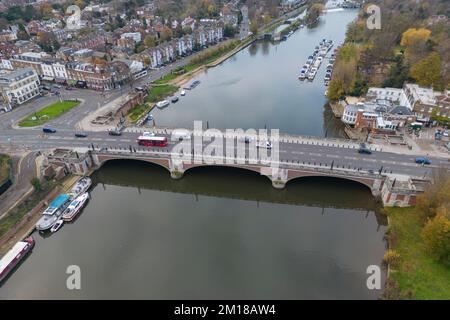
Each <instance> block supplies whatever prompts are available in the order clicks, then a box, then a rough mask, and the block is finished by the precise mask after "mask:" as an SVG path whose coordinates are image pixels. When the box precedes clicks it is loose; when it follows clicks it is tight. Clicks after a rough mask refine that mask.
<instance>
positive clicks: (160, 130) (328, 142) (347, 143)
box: [126, 127, 383, 151]
mask: <svg viewBox="0 0 450 320" xmlns="http://www.w3.org/2000/svg"><path fill="white" fill-rule="evenodd" d="M180 129H182V130H186V131H187V132H189V133H190V134H192V135H193V136H199V135H198V134H196V132H194V130H192V129H187V128H179V129H174V128H169V127H154V128H151V129H143V128H136V127H130V128H127V129H126V132H130V133H137V134H141V133H143V132H153V133H155V134H162V135H171V134H172V133H173V131H174V130H180ZM222 132H223V136H224V138H238V139H243V138H244V137H246V136H248V135H246V134H245V133H244V134H237V135H230V134H226V132H224V131H222ZM200 135H201V136H203V137H214V135H213V134H209V133H208V132H207V131H202V132H201V134H200ZM253 138H257V137H253ZM268 138H269V140H271V141H277V142H283V143H297V144H306V145H317V146H324V147H336V148H346V149H358V148H359V143H357V142H354V141H352V140H350V139H340V138H328V137H327V138H320V137H315V136H306V135H290V134H280V135H279V137H278V138H275V137H268ZM367 146H368V147H369V148H370V149H371V150H372V151H383V149H382V147H381V146H375V145H367Z"/></svg>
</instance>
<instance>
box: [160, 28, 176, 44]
mask: <svg viewBox="0 0 450 320" xmlns="http://www.w3.org/2000/svg"><path fill="white" fill-rule="evenodd" d="M172 36H173V32H172V29H170V28H169V27H168V26H164V28H163V30H162V31H161V35H160V38H161V41H169V40H170V39H172Z"/></svg>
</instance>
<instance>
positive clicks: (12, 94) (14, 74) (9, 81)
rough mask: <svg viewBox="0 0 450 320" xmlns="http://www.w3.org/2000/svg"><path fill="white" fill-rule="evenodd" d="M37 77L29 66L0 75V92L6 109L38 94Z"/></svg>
mask: <svg viewBox="0 0 450 320" xmlns="http://www.w3.org/2000/svg"><path fill="white" fill-rule="evenodd" d="M39 84H40V81H39V77H38V74H37V73H36V71H35V70H34V69H33V68H31V67H28V68H23V69H19V70H15V71H11V72H9V73H7V74H3V75H1V76H0V94H1V96H2V98H3V102H4V104H5V106H6V109H7V110H11V109H12V108H13V106H16V105H21V104H23V103H25V102H27V101H28V100H30V99H32V98H34V97H36V96H38V95H39Z"/></svg>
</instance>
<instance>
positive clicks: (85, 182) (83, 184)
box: [69, 177, 92, 198]
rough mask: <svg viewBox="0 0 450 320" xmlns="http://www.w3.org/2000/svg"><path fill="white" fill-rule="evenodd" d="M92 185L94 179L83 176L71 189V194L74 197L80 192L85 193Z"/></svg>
mask: <svg viewBox="0 0 450 320" xmlns="http://www.w3.org/2000/svg"><path fill="white" fill-rule="evenodd" d="M91 185H92V180H91V178H89V177H83V178H81V179H80V180H79V181H78V182H77V183H76V184H75V185H74V186H73V188H72V189H71V190H70V192H69V194H70V195H71V196H72V198H76V197H78V196H79V195H80V194H83V193H85V192H86V191H87V190H88V189H89V188H90V187H91Z"/></svg>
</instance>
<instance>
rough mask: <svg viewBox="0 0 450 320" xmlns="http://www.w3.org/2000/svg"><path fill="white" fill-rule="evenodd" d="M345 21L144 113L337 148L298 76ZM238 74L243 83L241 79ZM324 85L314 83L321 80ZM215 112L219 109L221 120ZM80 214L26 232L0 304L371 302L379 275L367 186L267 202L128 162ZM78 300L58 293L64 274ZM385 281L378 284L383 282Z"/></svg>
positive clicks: (316, 89) (207, 178)
mask: <svg viewBox="0 0 450 320" xmlns="http://www.w3.org/2000/svg"><path fill="white" fill-rule="evenodd" d="M355 16H356V12H348V11H346V12H337V13H333V14H328V15H327V16H326V17H325V19H322V20H324V21H322V22H321V24H319V26H318V27H317V28H316V29H313V30H305V29H303V30H299V31H297V32H296V33H295V34H294V35H293V36H291V37H290V38H289V39H288V40H287V41H286V42H282V43H280V44H277V45H273V44H271V43H267V42H265V43H264V42H263V43H256V44H254V45H252V46H250V47H248V48H247V49H244V50H243V51H241V52H240V53H238V54H237V55H236V56H234V57H232V58H231V59H229V60H227V61H226V62H224V63H223V64H222V65H220V66H219V67H218V68H214V69H211V70H209V71H208V72H207V73H206V74H204V75H201V76H200V77H199V79H200V80H201V81H202V83H201V84H200V86H198V87H197V88H196V89H194V90H192V91H190V92H188V95H187V96H186V97H183V98H182V100H181V101H180V102H179V103H178V104H175V105H171V106H170V107H168V108H166V109H165V110H162V111H161V112H157V113H156V112H155V118H156V121H157V122H160V123H158V125H170V126H173V125H176V126H190V125H189V124H190V123H191V121H193V120H205V121H206V120H208V121H209V122H210V126H214V127H219V128H226V127H232V128H235V127H242V128H249V127H256V128H260V127H262V126H264V125H265V124H267V126H268V127H269V128H276V127H280V128H283V129H284V130H282V131H284V132H290V133H301V134H311V135H321V136H323V135H325V133H326V132H328V134H329V135H339V131H340V129H339V126H338V125H337V124H336V121H335V120H334V118H333V117H332V116H331V115H330V116H328V115H327V111H325V109H324V108H323V107H322V106H323V104H324V102H325V99H324V97H323V91H324V87H323V81H322V79H323V73H319V75H318V78H317V79H316V81H314V82H313V83H307V82H305V83H301V82H299V81H298V80H297V73H298V69H299V67H300V66H301V64H302V63H303V60H304V59H305V58H306V56H307V55H308V54H307V53H309V52H310V51H311V50H312V49H313V48H314V46H315V45H316V43H317V42H318V41H319V40H320V39H321V38H324V37H326V38H332V39H333V40H335V41H339V40H342V39H343V37H344V32H345V25H346V24H347V23H348V22H349V21H351V20H352V19H353V18H354V17H355ZM244 72H245V75H249V76H248V77H247V76H245V75H244ZM321 72H323V70H322V71H321ZM224 110H226V111H225V112H224ZM92 178H93V182H94V183H93V186H92V189H91V199H90V201H89V203H88V204H87V206H86V207H85V209H84V211H83V212H82V213H81V215H80V216H79V217H78V218H77V219H76V220H75V221H74V222H72V223H67V224H65V225H64V226H63V227H62V228H61V230H59V231H58V232H57V233H55V234H51V235H45V236H43V235H41V234H38V233H34V238H35V239H36V246H35V248H34V250H33V252H32V254H31V255H30V256H28V257H27V259H25V260H24V262H23V263H22V264H21V265H20V267H19V268H17V269H16V270H15V272H14V273H13V274H12V275H11V276H10V277H9V279H7V281H6V282H4V284H3V285H2V287H0V299H18V298H25V299H31V298H36V299H52V298H58V299H79V298H84V299H99V298H112V299H116V298H139V299H140V298H150V299H197V298H200V299H216V298H217V299H350V298H355V299H376V298H378V297H379V296H380V294H381V290H368V289H367V286H366V279H367V277H368V276H369V275H368V274H367V273H366V269H367V267H368V266H369V265H381V261H382V257H383V252H384V250H385V242H384V240H383V237H384V233H385V231H386V227H385V226H386V221H385V219H384V218H383V216H382V215H380V214H379V213H378V211H379V210H378V209H379V208H378V205H377V203H376V202H375V200H374V198H373V197H372V195H371V193H370V190H369V189H368V188H366V187H365V186H362V185H359V184H357V183H354V182H349V181H345V180H335V179H328V178H303V179H298V180H294V181H291V182H289V183H288V184H287V186H286V188H285V189H283V190H276V189H274V188H273V187H272V184H271V183H270V181H269V180H268V179H267V178H265V177H263V176H260V175H258V174H255V173H251V172H247V171H243V170H239V169H231V168H217V167H212V168H196V169H192V170H190V171H188V172H187V173H186V174H185V176H184V177H183V178H182V179H181V180H172V179H171V178H170V175H169V173H168V172H167V171H165V169H163V168H161V167H158V166H156V165H151V164H146V163H141V162H137V161H112V162H108V163H106V164H105V165H104V166H103V167H102V168H101V169H100V170H98V171H97V172H95V173H94V174H93V176H92ZM71 265H76V266H78V267H79V268H80V270H81V278H80V280H81V289H80V290H68V289H67V287H66V280H67V278H68V276H69V275H68V274H67V273H66V270H67V268H68V266H71ZM382 278H383V279H382V281H383V282H384V279H385V273H383V275H382Z"/></svg>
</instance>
